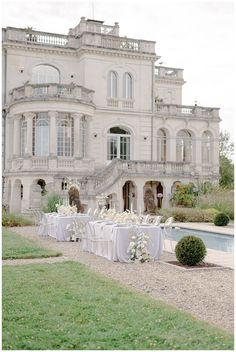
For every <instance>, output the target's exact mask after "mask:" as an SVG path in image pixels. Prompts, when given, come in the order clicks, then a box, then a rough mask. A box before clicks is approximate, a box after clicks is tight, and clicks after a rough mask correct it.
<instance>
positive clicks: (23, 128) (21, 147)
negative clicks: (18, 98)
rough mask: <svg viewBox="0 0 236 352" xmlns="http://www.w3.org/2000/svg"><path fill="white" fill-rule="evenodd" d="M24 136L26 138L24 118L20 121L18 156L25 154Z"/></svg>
mask: <svg viewBox="0 0 236 352" xmlns="http://www.w3.org/2000/svg"><path fill="white" fill-rule="evenodd" d="M26 136H27V122H26V120H25V117H22V119H21V125H20V155H21V156H24V155H25V152H26Z"/></svg>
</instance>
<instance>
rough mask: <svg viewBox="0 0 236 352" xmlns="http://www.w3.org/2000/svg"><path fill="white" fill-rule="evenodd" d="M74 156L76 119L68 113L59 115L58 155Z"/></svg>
mask: <svg viewBox="0 0 236 352" xmlns="http://www.w3.org/2000/svg"><path fill="white" fill-rule="evenodd" d="M73 154H74V119H73V118H72V117H70V115H69V114H67V113H59V115H58V118H57V155H58V156H73Z"/></svg>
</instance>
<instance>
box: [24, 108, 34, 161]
mask: <svg viewBox="0 0 236 352" xmlns="http://www.w3.org/2000/svg"><path fill="white" fill-rule="evenodd" d="M24 116H25V119H26V122H27V134H26V153H25V154H26V157H32V146H33V118H34V116H35V114H34V113H32V112H27V113H25V114H24Z"/></svg>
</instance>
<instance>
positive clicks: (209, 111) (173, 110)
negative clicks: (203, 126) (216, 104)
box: [156, 103, 219, 119]
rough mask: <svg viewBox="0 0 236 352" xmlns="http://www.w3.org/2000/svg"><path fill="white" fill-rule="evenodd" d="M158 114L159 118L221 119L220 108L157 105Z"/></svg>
mask: <svg viewBox="0 0 236 352" xmlns="http://www.w3.org/2000/svg"><path fill="white" fill-rule="evenodd" d="M156 114H157V115H158V116H175V117H196V118H199V117H202V118H204V117H205V118H206V117H208V118H216V119H219V108H210V107H203V106H191V105H175V104H162V103H161V104H157V105H156Z"/></svg>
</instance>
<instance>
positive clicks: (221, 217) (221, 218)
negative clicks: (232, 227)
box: [214, 213, 229, 226]
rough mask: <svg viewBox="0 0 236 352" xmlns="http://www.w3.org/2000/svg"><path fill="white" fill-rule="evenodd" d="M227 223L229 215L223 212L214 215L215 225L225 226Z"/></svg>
mask: <svg viewBox="0 0 236 352" xmlns="http://www.w3.org/2000/svg"><path fill="white" fill-rule="evenodd" d="M228 223H229V217H228V215H226V214H225V213H219V214H217V215H216V216H215V217H214V224H215V225H216V226H226V225H228Z"/></svg>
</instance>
